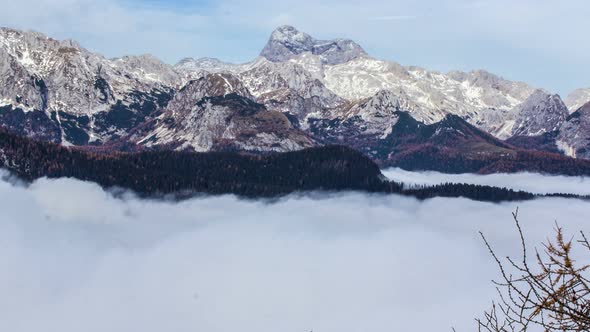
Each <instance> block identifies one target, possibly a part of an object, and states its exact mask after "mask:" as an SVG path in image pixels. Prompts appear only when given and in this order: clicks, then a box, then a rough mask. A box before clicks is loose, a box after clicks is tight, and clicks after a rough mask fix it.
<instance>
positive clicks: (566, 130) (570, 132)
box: [557, 102, 590, 159]
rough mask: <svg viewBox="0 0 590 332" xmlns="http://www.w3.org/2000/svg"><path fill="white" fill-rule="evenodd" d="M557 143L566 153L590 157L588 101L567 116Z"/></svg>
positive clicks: (589, 109)
mask: <svg viewBox="0 0 590 332" xmlns="http://www.w3.org/2000/svg"><path fill="white" fill-rule="evenodd" d="M557 145H558V147H559V148H560V149H562V151H563V152H564V153H565V154H566V155H569V156H571V157H576V158H584V159H590V102H589V103H587V104H585V105H584V106H582V107H580V108H579V109H578V110H577V111H575V112H574V113H572V114H570V115H569V116H568V117H567V121H566V122H565V123H564V124H563V126H562V128H561V131H560V133H559V137H558V141H557Z"/></svg>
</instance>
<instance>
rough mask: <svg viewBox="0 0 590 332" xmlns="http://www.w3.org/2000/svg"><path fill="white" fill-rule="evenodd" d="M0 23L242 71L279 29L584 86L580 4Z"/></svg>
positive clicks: (85, 4) (93, 15)
mask: <svg viewBox="0 0 590 332" xmlns="http://www.w3.org/2000/svg"><path fill="white" fill-rule="evenodd" d="M0 5H1V6H0V8H3V10H2V11H1V12H0V24H1V25H5V26H10V27H15V28H21V29H33V30H38V31H41V32H44V33H47V34H49V35H50V36H52V37H55V38H60V39H63V38H73V39H76V40H78V41H79V42H80V43H81V44H82V45H83V46H85V47H86V48H88V49H90V50H93V51H97V52H100V53H102V54H104V55H106V56H110V57H114V56H121V55H126V54H141V53H151V54H154V55H156V56H158V57H160V58H161V59H162V60H164V61H166V62H168V63H175V62H177V61H178V60H180V59H181V58H183V57H189V56H190V57H203V56H209V57H217V58H220V59H222V60H226V61H232V62H245V61H249V60H251V59H253V58H254V57H256V56H257V55H258V53H259V52H260V50H261V49H262V47H263V46H264V44H265V42H266V40H267V38H268V36H269V34H270V33H271V31H272V30H273V29H274V28H275V27H276V26H278V25H281V24H290V25H294V26H296V27H297V28H299V29H300V30H302V31H306V32H308V33H310V34H312V35H313V36H315V37H318V38H335V37H346V38H352V39H354V40H356V41H357V42H358V43H359V44H361V45H362V46H363V47H364V48H365V49H366V50H367V51H368V52H369V53H370V54H371V55H373V56H375V57H377V58H381V59H386V60H392V61H396V62H399V63H401V64H404V65H417V66H421V67H425V68H428V69H434V70H440V71H448V70H453V69H457V70H472V69H480V68H482V69H486V70H489V71H491V72H494V73H496V74H499V75H501V76H504V77H506V78H508V79H513V80H520V81H526V82H528V83H530V84H532V85H534V86H536V87H541V88H545V89H548V90H550V91H552V92H556V93H560V94H561V95H562V96H564V97H565V95H567V94H568V93H569V92H571V90H573V89H575V88H579V87H589V86H590V56H589V54H590V36H589V35H588V31H590V20H588V19H587V17H586V16H587V14H588V13H590V1H588V0H561V1H552V0H492V1H488V0H471V1H468V0H422V1H407V0H403V1H402V0H364V1H362V4H361V5H359V2H358V0H354V1H353V0H340V1H336V0H320V1H313V0H282V1H277V0H259V1H238V0H220V1H212V0H198V1H191V0H172V1H164V0H147V1H146V0H144V1H139V0H103V1H100V2H99V1H94V0H20V1H13V0H0Z"/></svg>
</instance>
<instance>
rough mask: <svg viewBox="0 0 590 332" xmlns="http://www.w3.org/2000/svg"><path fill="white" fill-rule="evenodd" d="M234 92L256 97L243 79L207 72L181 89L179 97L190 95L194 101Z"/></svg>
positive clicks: (246, 96) (249, 97) (243, 95)
mask: <svg viewBox="0 0 590 332" xmlns="http://www.w3.org/2000/svg"><path fill="white" fill-rule="evenodd" d="M232 93H233V94H237V95H240V96H242V97H245V98H248V99H254V97H253V96H252V95H251V94H250V92H249V91H248V88H246V86H245V85H244V84H243V83H242V81H241V80H240V79H239V78H237V77H236V76H234V75H232V74H229V73H211V74H206V75H205V76H203V77H201V78H199V79H197V80H194V81H191V82H189V83H188V84H187V85H185V86H184V87H183V88H182V89H180V91H179V92H178V97H182V98H186V97H190V99H192V100H194V101H199V100H201V99H203V98H205V97H217V96H225V95H228V94H232ZM175 99H176V98H175Z"/></svg>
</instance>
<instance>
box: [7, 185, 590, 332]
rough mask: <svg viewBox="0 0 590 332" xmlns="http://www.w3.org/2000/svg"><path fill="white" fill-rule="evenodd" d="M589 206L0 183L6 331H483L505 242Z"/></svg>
mask: <svg viewBox="0 0 590 332" xmlns="http://www.w3.org/2000/svg"><path fill="white" fill-rule="evenodd" d="M517 205H520V209H521V215H522V223H523V225H524V227H525V229H526V232H527V235H528V238H529V239H530V240H531V241H534V242H538V241H540V240H543V239H545V238H546V236H547V235H548V234H550V230H551V228H552V226H553V222H554V220H555V219H558V220H559V222H560V223H561V224H562V225H563V226H565V227H566V229H567V230H569V231H570V232H575V231H578V230H581V229H586V230H588V226H587V216H588V215H589V213H590V203H587V202H584V201H579V200H563V199H543V200H539V201H532V202H526V203H510V204H489V203H480V202H473V201H469V200H465V199H433V200H429V201H425V202H418V201H416V200H414V199H409V198H404V197H398V196H369V195H362V194H356V193H349V194H343V195H339V196H329V197H325V196H324V197H315V198H311V197H298V198H296V197H291V198H286V199H282V200H280V201H278V202H275V203H272V204H271V203H268V202H259V201H243V200H239V199H236V198H234V197H231V196H224V197H206V198H200V199H192V200H188V201H184V202H181V203H173V202H165V201H150V200H139V199H136V198H133V197H132V196H129V195H127V196H126V197H125V198H124V199H115V198H113V197H112V195H110V194H109V193H106V192H104V191H103V190H102V189H100V188H99V187H98V186H96V185H94V184H90V183H84V182H80V181H76V180H68V179H60V180H47V179H42V180H39V181H37V182H35V183H34V184H33V185H32V186H30V187H29V188H25V187H23V186H14V185H11V184H9V183H7V182H4V181H2V182H0V211H1V212H0V215H1V218H0V248H1V250H2V252H1V254H0V271H2V272H1V273H0V294H2V296H0V331H11V332H33V331H62V332H74V331H75V332H78V331H88V332H93V331H97V332H98V331H100V332H103V331H113V332H119V331H121V332H123V331H125V332H128V331H142V332H161V331H178V332H182V331H219V332H225V331H227V332H229V331H231V332H235V331H247V332H249V331H256V332H265V331H268V332H270V331H273V332H275V331H285V332H301V331H311V330H313V331H322V332H336V331H338V332H347V331H371V332H380V331H449V330H450V327H451V326H454V327H456V328H457V330H458V331H473V330H474V329H475V326H474V321H473V318H474V317H475V316H476V315H478V314H479V313H480V312H481V311H482V310H484V309H486V308H487V307H488V305H489V304H490V301H491V299H493V297H494V296H495V292H494V288H493V286H492V285H491V283H490V282H489V281H490V279H492V278H493V277H496V276H497V274H496V269H495V266H494V264H493V262H492V260H491V258H490V257H489V255H488V253H487V251H486V250H485V248H484V247H483V245H482V242H481V240H480V239H479V237H478V234H477V231H478V230H482V231H484V232H485V233H486V234H487V235H488V237H489V239H490V241H492V243H493V244H494V245H495V246H496V247H497V248H498V250H499V255H500V256H504V255H506V254H514V253H517V252H518V251H517V248H518V243H519V242H518V239H517V238H516V234H515V232H514V227H513V224H512V222H511V219H510V212H511V211H512V210H514V209H515V207H516V206H517Z"/></svg>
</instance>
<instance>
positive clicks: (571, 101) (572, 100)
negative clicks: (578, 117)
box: [565, 88, 590, 113]
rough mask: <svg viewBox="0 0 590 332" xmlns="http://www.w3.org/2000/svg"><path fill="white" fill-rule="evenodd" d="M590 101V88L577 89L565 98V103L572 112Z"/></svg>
mask: <svg viewBox="0 0 590 332" xmlns="http://www.w3.org/2000/svg"><path fill="white" fill-rule="evenodd" d="M589 102H590V88H586V89H577V90H575V91H573V92H572V93H570V94H569V95H568V96H567V98H565V104H566V105H567V107H568V108H569V110H570V113H573V112H575V111H577V110H578V109H579V108H580V107H582V106H584V105H585V104H587V103H589Z"/></svg>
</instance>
